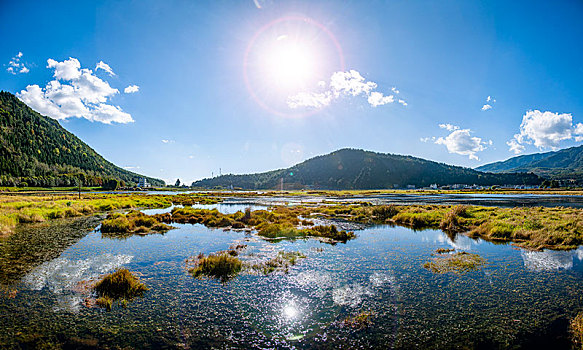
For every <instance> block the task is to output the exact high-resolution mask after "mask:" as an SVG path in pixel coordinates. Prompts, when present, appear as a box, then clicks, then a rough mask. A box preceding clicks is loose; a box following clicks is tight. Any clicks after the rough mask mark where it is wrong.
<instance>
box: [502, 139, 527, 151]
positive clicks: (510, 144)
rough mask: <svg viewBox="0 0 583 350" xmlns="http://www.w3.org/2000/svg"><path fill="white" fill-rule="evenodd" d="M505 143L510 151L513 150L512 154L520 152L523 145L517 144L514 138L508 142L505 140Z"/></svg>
mask: <svg viewBox="0 0 583 350" xmlns="http://www.w3.org/2000/svg"><path fill="white" fill-rule="evenodd" d="M506 144H507V145H508V147H510V148H509V150H510V152H514V154H520V153H522V152H523V151H524V148H525V147H524V146H523V145H521V144H519V143H518V142H517V141H516V140H515V139H512V140H510V141H508V142H506Z"/></svg>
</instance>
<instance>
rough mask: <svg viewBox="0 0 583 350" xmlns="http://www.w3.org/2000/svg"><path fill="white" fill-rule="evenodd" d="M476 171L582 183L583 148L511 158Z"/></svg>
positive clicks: (483, 166) (481, 167)
mask: <svg viewBox="0 0 583 350" xmlns="http://www.w3.org/2000/svg"><path fill="white" fill-rule="evenodd" d="M476 170H479V171H489V172H493V173H502V172H533V173H535V174H538V175H541V176H544V177H549V178H556V179H575V180H578V181H582V180H583V146H578V147H571V148H565V149H562V150H560V151H555V152H546V153H536V154H529V155H525V156H518V157H513V158H510V159H508V160H505V161H503V162H496V163H491V164H486V165H482V166H480V167H478V168H476Z"/></svg>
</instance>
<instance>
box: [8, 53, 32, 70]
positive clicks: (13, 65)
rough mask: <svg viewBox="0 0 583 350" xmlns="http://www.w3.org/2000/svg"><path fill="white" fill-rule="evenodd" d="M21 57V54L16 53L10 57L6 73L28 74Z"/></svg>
mask: <svg viewBox="0 0 583 350" xmlns="http://www.w3.org/2000/svg"><path fill="white" fill-rule="evenodd" d="M22 56H23V55H22V52H18V53H17V54H16V56H14V57H12V59H11V60H10V61H9V62H8V68H6V71H7V72H8V73H10V74H14V75H16V74H19V73H23V74H26V73H28V72H30V69H28V67H26V66H25V65H24V63H22V61H21V59H22Z"/></svg>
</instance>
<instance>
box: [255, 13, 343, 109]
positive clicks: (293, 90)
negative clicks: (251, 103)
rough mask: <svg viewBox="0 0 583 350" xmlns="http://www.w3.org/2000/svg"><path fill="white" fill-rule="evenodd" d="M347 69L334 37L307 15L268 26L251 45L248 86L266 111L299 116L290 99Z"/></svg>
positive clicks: (276, 21)
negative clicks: (288, 101)
mask: <svg viewBox="0 0 583 350" xmlns="http://www.w3.org/2000/svg"><path fill="white" fill-rule="evenodd" d="M339 70H344V58H343V55H342V50H341V48H340V45H339V43H338V41H337V40H336V38H335V37H334V35H333V34H332V33H331V32H330V31H329V30H328V29H327V28H326V27H324V26H323V25H322V24H320V23H318V22H316V21H314V20H313V19H311V18H308V17H303V16H288V17H282V18H279V19H276V20H274V21H272V22H269V23H267V24H266V25H265V26H263V27H262V28H261V29H259V30H258V31H257V32H256V33H255V35H254V36H253V38H252V39H251V41H250V42H249V45H248V46H247V50H246V52H245V58H244V78H245V84H246V85H247V88H248V90H249V93H250V94H251V96H252V97H253V99H254V100H255V101H256V102H257V103H258V104H259V105H260V106H261V107H263V108H264V109H265V110H267V111H269V112H271V113H273V114H276V115H280V116H298V115H303V112H296V111H292V110H290V108H289V106H288V105H287V100H288V98H289V96H293V95H296V94H297V93H299V92H301V91H309V90H310V89H313V88H314V87H317V86H318V82H319V81H325V80H328V79H329V77H330V74H332V73H333V72H334V71H339Z"/></svg>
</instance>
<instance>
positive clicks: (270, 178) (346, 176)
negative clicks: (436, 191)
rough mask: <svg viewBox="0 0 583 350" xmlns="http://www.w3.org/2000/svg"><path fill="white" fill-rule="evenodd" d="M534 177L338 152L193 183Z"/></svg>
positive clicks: (357, 185)
mask: <svg viewBox="0 0 583 350" xmlns="http://www.w3.org/2000/svg"><path fill="white" fill-rule="evenodd" d="M541 181H542V179H540V178H539V177H538V176H536V175H534V174H492V173H483V172H480V171H477V170H474V169H470V168H463V167H458V166H452V165H447V164H442V163H437V162H433V161H429V160H425V159H421V158H416V157H412V156H403V155H395V154H386V153H376V152H371V151H364V150H358V149H341V150H338V151H335V152H332V153H330V154H327V155H322V156H317V157H314V158H312V159H308V160H306V161H304V162H302V163H300V164H297V165H294V166H292V167H290V168H287V169H280V170H273V171H268V172H264V173H257V174H247V175H223V176H219V177H214V178H209V179H203V180H199V181H196V182H193V184H192V185H193V186H195V187H201V188H215V187H224V188H229V187H231V186H233V187H240V188H243V189H276V188H281V187H282V185H283V187H284V188H286V189H289V188H316V189H382V188H395V187H406V186H407V185H414V186H416V187H425V186H429V185H431V184H439V185H451V184H470V185H471V184H476V185H483V186H491V185H501V184H510V185H539V184H540V183H541Z"/></svg>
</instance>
